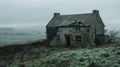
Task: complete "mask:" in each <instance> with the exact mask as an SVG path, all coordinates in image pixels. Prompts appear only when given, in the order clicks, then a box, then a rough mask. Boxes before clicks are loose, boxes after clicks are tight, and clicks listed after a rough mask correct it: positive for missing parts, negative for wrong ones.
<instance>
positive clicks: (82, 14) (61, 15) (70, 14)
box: [59, 13, 93, 16]
mask: <svg viewBox="0 0 120 67" xmlns="http://www.w3.org/2000/svg"><path fill="white" fill-rule="evenodd" d="M85 14H93V13H83V14H63V15H62V14H61V15H59V16H69V15H85Z"/></svg>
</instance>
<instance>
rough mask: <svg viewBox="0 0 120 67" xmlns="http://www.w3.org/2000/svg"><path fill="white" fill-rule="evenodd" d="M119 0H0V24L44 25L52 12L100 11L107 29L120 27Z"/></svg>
mask: <svg viewBox="0 0 120 67" xmlns="http://www.w3.org/2000/svg"><path fill="white" fill-rule="evenodd" d="M119 3H120V0H0V26H32V25H34V26H35V25H46V24H47V23H48V22H49V21H50V19H51V18H52V17H53V13H54V12H59V13H61V14H80V13H88V12H92V10H93V9H97V10H99V11H100V15H101V17H102V19H103V21H104V23H105V25H106V28H108V29H119V28H120V27H119V26H120V15H119V12H120V4H119Z"/></svg>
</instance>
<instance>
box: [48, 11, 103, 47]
mask: <svg viewBox="0 0 120 67" xmlns="http://www.w3.org/2000/svg"><path fill="white" fill-rule="evenodd" d="M104 27H105V25H104V23H103V21H102V19H101V17H100V15H99V11H98V10H93V12H92V13H84V14H70V15H61V14H60V13H54V17H53V18H52V19H51V21H50V22H49V23H48V24H47V26H46V33H47V39H48V41H49V44H50V45H59V46H84V47H88V46H92V45H97V44H101V43H103V42H104Z"/></svg>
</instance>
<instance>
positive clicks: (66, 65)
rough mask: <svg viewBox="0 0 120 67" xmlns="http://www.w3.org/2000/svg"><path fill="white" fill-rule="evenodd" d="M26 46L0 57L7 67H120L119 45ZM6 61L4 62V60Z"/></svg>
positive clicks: (2, 63)
mask: <svg viewBox="0 0 120 67" xmlns="http://www.w3.org/2000/svg"><path fill="white" fill-rule="evenodd" d="M40 45H41V44H39V45H38V46H27V47H23V48H22V49H20V51H19V52H17V53H15V54H13V55H9V56H10V57H9V56H6V57H4V56H3V57H1V60H0V61H1V65H7V66H8V67H120V44H117V45H116V44H109V45H105V46H104V45H103V46H99V47H93V48H64V47H63V48H62V47H45V46H40ZM5 59H6V60H5Z"/></svg>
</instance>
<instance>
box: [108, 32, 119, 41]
mask: <svg viewBox="0 0 120 67" xmlns="http://www.w3.org/2000/svg"><path fill="white" fill-rule="evenodd" d="M119 33H120V32H119V31H115V30H110V31H108V32H107V34H106V35H107V38H106V39H107V43H112V42H115V40H116V38H117V36H118V34H119Z"/></svg>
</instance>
